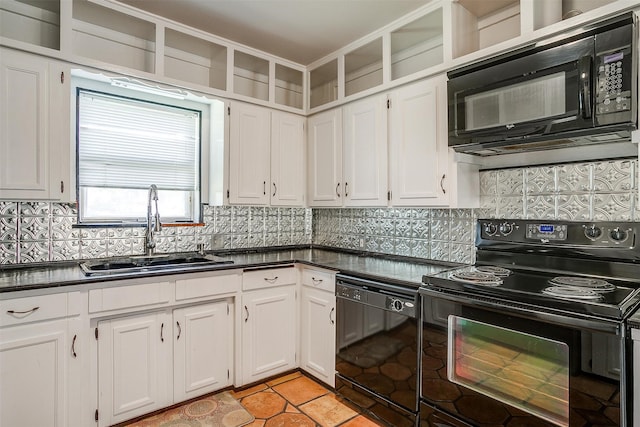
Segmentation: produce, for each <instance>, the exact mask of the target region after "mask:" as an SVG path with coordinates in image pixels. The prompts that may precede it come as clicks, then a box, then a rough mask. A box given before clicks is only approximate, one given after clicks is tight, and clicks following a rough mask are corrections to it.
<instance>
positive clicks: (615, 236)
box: [609, 227, 627, 242]
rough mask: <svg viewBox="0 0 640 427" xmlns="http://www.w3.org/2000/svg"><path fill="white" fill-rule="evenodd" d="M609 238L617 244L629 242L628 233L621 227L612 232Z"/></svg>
mask: <svg viewBox="0 0 640 427" xmlns="http://www.w3.org/2000/svg"><path fill="white" fill-rule="evenodd" d="M609 237H611V240H613V241H615V242H624V241H625V240H627V232H626V231H624V230H623V229H622V228H620V227H616V228H614V229H613V230H611V232H610V233H609Z"/></svg>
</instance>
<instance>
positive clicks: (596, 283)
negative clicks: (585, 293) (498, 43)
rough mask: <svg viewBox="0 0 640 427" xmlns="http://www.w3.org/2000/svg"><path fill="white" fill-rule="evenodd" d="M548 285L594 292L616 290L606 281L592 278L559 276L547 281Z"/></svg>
mask: <svg viewBox="0 0 640 427" xmlns="http://www.w3.org/2000/svg"><path fill="white" fill-rule="evenodd" d="M549 284H550V285H553V286H562V287H571V288H581V289H587V290H592V291H594V292H611V291H613V290H615V289H616V287H615V286H614V285H612V284H611V283H609V282H607V281H606V280H602V279H595V278H592V277H572V276H559V277H554V278H553V279H551V280H549Z"/></svg>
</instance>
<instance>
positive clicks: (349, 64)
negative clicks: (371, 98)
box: [344, 37, 382, 96]
mask: <svg viewBox="0 0 640 427" xmlns="http://www.w3.org/2000/svg"><path fill="white" fill-rule="evenodd" d="M344 74H345V78H344V95H345V96H350V95H353V94H355V93H358V92H362V91H364V90H367V89H371V88H373V87H376V86H380V85H381V84H382V37H379V38H377V39H375V40H373V41H371V42H369V43H367V44H365V45H364V46H361V47H359V48H357V49H355V50H352V51H351V52H349V53H347V54H346V55H345V56H344Z"/></svg>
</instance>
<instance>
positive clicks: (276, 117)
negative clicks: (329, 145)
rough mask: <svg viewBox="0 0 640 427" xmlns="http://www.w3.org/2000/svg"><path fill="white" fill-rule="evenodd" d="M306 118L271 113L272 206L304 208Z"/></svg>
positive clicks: (270, 190)
mask: <svg viewBox="0 0 640 427" xmlns="http://www.w3.org/2000/svg"><path fill="white" fill-rule="evenodd" d="M304 121H305V119H304V117H300V116H296V115H295V114H287V113H282V112H276V111H274V112H272V113H271V185H270V189H269V192H270V194H271V205H272V206H303V205H304V188H305V186H304V183H305V174H304V172H305V168H304Z"/></svg>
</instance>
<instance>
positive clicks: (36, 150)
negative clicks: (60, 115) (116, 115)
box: [0, 49, 68, 200]
mask: <svg viewBox="0 0 640 427" xmlns="http://www.w3.org/2000/svg"><path fill="white" fill-rule="evenodd" d="M0 52H1V55H0V84H1V85H2V86H1V87H2V96H0V121H1V122H0V198H2V199H17V200H20V199H33V200H46V199H49V198H50V194H49V189H50V186H51V185H52V183H51V169H50V168H51V167H52V165H53V162H50V158H51V156H52V155H53V154H54V152H53V150H52V147H51V138H52V137H53V136H52V135H50V132H49V124H50V117H49V87H50V85H51V81H50V74H49V62H48V61H47V60H44V59H43V58H40V57H38V56H35V55H28V54H23V53H18V52H14V51H11V50H7V49H2V50H1V51H0ZM63 108H67V109H68V106H66V105H58V106H56V109H63Z"/></svg>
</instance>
